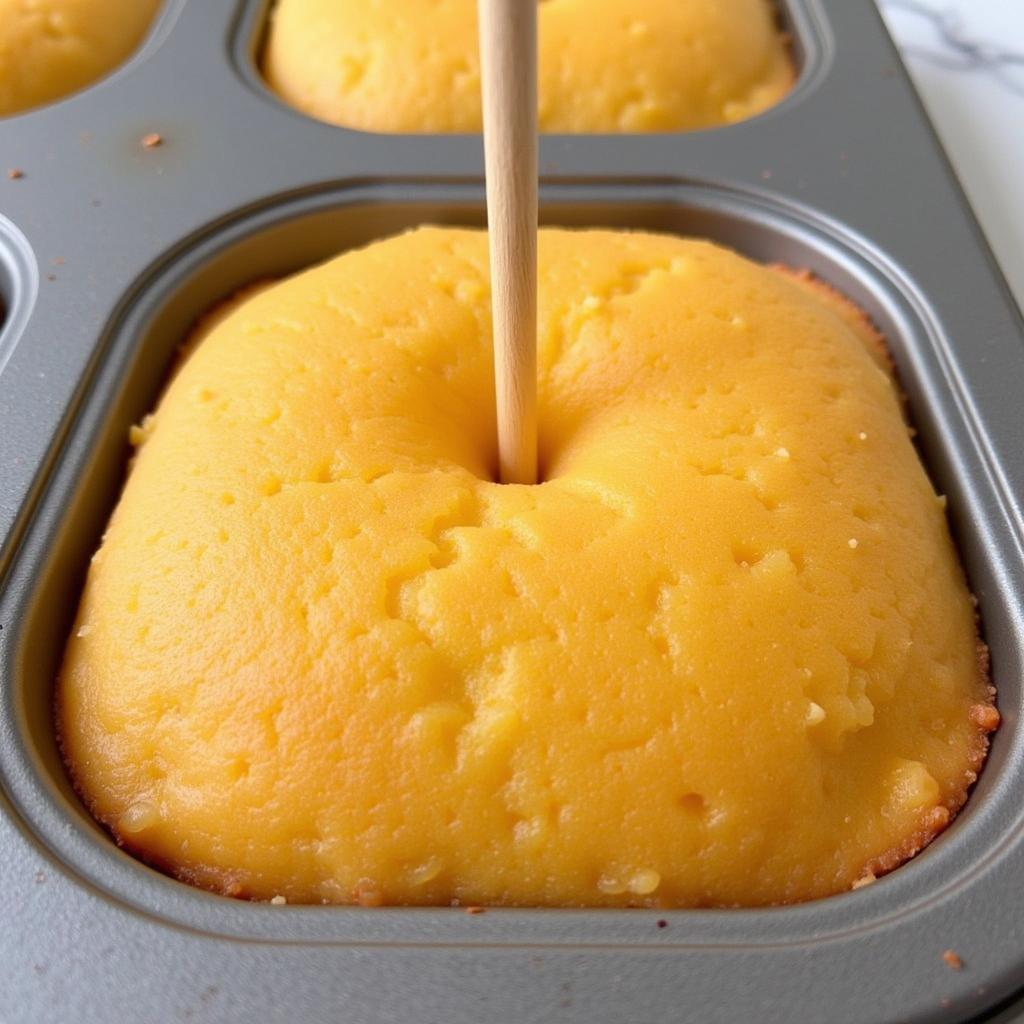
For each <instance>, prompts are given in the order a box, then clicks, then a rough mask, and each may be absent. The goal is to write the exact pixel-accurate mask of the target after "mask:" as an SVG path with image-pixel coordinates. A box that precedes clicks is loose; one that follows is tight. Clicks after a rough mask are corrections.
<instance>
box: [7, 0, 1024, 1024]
mask: <svg viewBox="0 0 1024 1024" xmlns="http://www.w3.org/2000/svg"><path fill="white" fill-rule="evenodd" d="M267 7H268V5H267V3H266V2H260V0H253V2H245V0H168V2H167V4H166V6H165V9H164V12H163V14H162V16H161V18H160V20H159V22H158V24H157V25H156V26H155V27H154V30H153V32H152V34H151V36H150V39H149V40H148V41H147V43H146V45H145V46H144V47H143V49H142V50H141V51H140V53H139V54H138V55H137V56H136V57H135V58H134V59H133V60H132V61H131V62H130V63H129V64H128V65H127V66H126V67H124V68H123V69H121V70H120V71H119V72H117V73H116V74H114V75H112V76H111V77H110V78H108V79H106V80H105V81H103V82H102V83H100V84H98V85H97V86H95V87H93V88H91V89H88V90H86V91H85V92H83V93H80V94H78V95H76V96H74V97H71V98H69V99H67V100H64V101H62V102H60V103H57V104H54V105H53V106H50V107H46V108H43V109H40V110H37V111H34V112H30V113H26V114H23V115H20V116H17V117H13V118H8V119H6V120H4V121H0V164H6V165H7V166H9V167H17V168H19V169H21V170H22V171H23V177H21V178H17V179H14V180H6V179H0V214H2V216H0V298H2V304H3V307H4V309H5V321H4V326H3V328H2V333H0V545H2V546H0V687H2V689H0V803H2V813H0V908H2V910H0V912H2V915H3V917H2V919H3V922H4V927H3V929H2V930H0V1019H2V1020H4V1021H5V1022H12V1024H21V1022H33V1024H35V1022H39V1024H46V1022H51V1021H52V1022H58V1021H68V1020H74V1021H78V1022H82V1024H92V1022H97V1024H98V1022H100V1021H103V1022H106V1021H109V1020H120V1019H129V1018H130V1019H137V1020H141V1021H173V1020H190V1021H196V1022H199V1021H207V1022H233V1021H261V1022H262V1021H310V1022H319V1021H336V1020H344V1021H346V1022H351V1024H363V1022H366V1024H379V1022H403V1024H404V1022H409V1024H432V1022H438V1024H468V1022H477V1021H482V1020H489V1021H497V1022H510V1024H511V1022H516V1024H519V1022H530V1021H538V1022H541V1021H542V1022H545V1024H547V1022H559V1021H565V1022H583V1021H586V1022H588V1024H594V1022H615V1024H618V1022H625V1021H637V1022H648V1021H650V1022H652V1024H653V1022H658V1024H662V1022H664V1021H668V1020H694V1021H701V1022H711V1024H713V1022H730V1024H731V1022H735V1021H745V1020H750V1021H765V1022H779V1024H781V1022H786V1024H790V1022H794V1021H830V1022H831V1021H834V1022H837V1024H838V1022H843V1024H846V1022H849V1024H853V1022H889V1021H892V1022H897V1021H909V1022H915V1024H917V1022H932V1021H936V1022H938V1021H968V1020H985V1019H988V1020H999V1021H1004V1022H1005V1021H1010V1020H1014V1019H1017V1016H1018V1015H1017V1011H1016V1010H1015V1009H1014V1005H1015V1004H1014V993H1015V992H1017V991H1019V990H1022V989H1024V800H1022V799H1021V797H1020V794H1021V792H1024V739H1022V736H1021V724H1020V720H1019V707H1020V700H1021V681H1022V675H1024V672H1022V669H1024V665H1022V660H1024V658H1022V655H1024V516H1022V511H1021V504H1020V500H1019V496H1020V495H1022V494H1024V444H1022V441H1024V427H1022V421H1021V414H1020V411H1019V406H1020V401H1021V397H1020V396H1021V395H1024V325H1022V323H1021V319H1020V314H1019V312H1018V310H1017V309H1016V307H1015V306H1014V303H1013V301H1012V299H1011V298H1010V295H1009V292H1008V290H1007V288H1006V285H1005V283H1004V282H1003V280H1002V278H1001V276H1000V274H999V272H998V270H997V268H996V266H995V264H994V262H993V260H992V258H991V256H990V254H989V251H988V248H987V246H986V244H985V242H984V239H983V238H982V236H981V234H980V232H979V230H978V228H977V226H976V224H975V221H974V219H973V217H972V215H971V213H970V210H969V208H968V207H967V205H966V203H965V200H964V198H963V196H962V194H961V192H960V189H959V187H958V185H957V183H956V180H955V178H954V176H953V174H952V172H951V171H950V168H949V165H948V163H947V161H946V159H945V157H944V155H943V153H942V151H941V149H940V147H939V146H938V143H937V142H936V139H935V136H934V134H933V132H932V130H931V127H930V126H929V124H928V122H927V120H926V119H925V116H924V114H923V112H922V109H921V107H920V104H919V103H918V100H917V98H916V96H915V94H914V92H913V90H912V88H911V86H910V84H909V81H908V79H907V76H906V74H905V73H904V71H903V68H902V66H901V64H900V62H899V59H898V57H897V56H896V53H895V51H894V49H893V47H892V45H891V43H890V41H889V39H888V36H887V35H886V32H885V30H884V28H883V26H882V23H881V20H880V18H879V16H878V13H877V11H876V10H875V8H874V6H873V4H872V3H871V2H870V0H788V2H786V3H784V4H783V11H782V14H783V16H784V18H785V19H786V21H787V23H788V27H789V29H790V31H791V32H792V33H793V36H794V41H795V42H794V45H795V51H796V56H797V60H798V64H799V67H800V76H799V80H798V82H797V85H796V87H795V89H794V91H793V92H792V94H791V95H790V96H789V97H788V98H787V99H786V100H784V101H783V102H782V103H781V104H780V105H779V106H777V107H775V108H773V109H772V110H770V111H768V112H767V113H765V114H762V115H761V116H759V117H756V118H754V119H752V120H750V121H747V122H744V123H741V124H738V125H733V126H729V127H725V128H719V129H714V130H709V131H703V132H695V133H682V134H666V135H641V136H607V135H589V136H565V135H551V136H545V137H544V138H543V139H542V142H541V173H542V188H541V205H542V219H543V220H544V221H545V222H547V223H553V224H566V225H613V226H624V227H641V228H651V229H655V230H661V231H671V232H679V233H685V234H696V235H701V236H705V237H709V238H712V239H714V240H716V241H719V242H723V243H725V244H727V245H730V246H733V247H735V248H736V249H738V250H740V251H742V252H744V253H746V254H748V255H750V256H753V257H755V258H757V259H761V260H770V261H774V260H778V261H783V262H785V263H788V264H791V265H794V266H800V267H808V268H810V269H812V270H814V271H815V272H816V273H818V274H820V275H821V276H822V277H823V278H825V279H826V280H828V281H829V282H831V283H832V284H833V285H835V286H836V287H837V288H839V289H840V290H841V291H843V292H845V293H846V294H847V295H849V296H850V297H851V298H852V299H854V300H855V301H856V302H857V303H858V304H859V305H861V306H862V307H864V308H865V309H866V310H868V312H869V313H870V314H871V315H872V317H873V318H874V319H875V321H876V322H877V323H878V325H879V326H880V327H881V328H882V330H883V331H884V332H885V333H886V335H887V337H888V338H889V342H890V345H891V347H892V350H893V354H894V356H895V359H896V362H897V364H898V367H899V371H900V375H901V380H902V383H903V386H904V388H905V390H906V391H907V394H908V396H909V400H910V407H911V412H912V415H913V419H914V422H915V425H916V427H917V428H918V431H919V437H918V439H919V443H920V447H921V451H922V455H923V457H924V459H925V461H926V464H927V466H928V469H929V471H930V473H931V474H932V477H933V479H934V480H935V483H936V485H937V487H938V488H939V489H940V490H941V491H942V492H943V493H945V494H947V495H948V498H949V510H950V517H951V521H952V525H953V529H954V532H955V534H956V536H957V539H958V542H959V544H960V548H961V552H962V556H963V560H964V563H965V566H966V568H967V572H968V575H969V577H970V582H971V585H972V588H973V590H974V592H975V593H976V594H977V596H978V599H979V602H980V608H981V613H982V619H983V624H984V629H985V633H986V638H987V640H988V642H989V644H990V646H991V650H992V665H993V673H994V676H995V681H996V683H997V685H998V687H999V704H1000V709H1001V711H1002V714H1003V726H1002V728H1001V729H1000V731H999V732H998V734H997V735H996V737H995V741H994V743H993V747H992V752H991V755H990V758H989V762H988V766H987V768H986V770H985V772H984V774H983V775H982V778H981V780H980V782H979V783H978V785H977V787H976V789H975V792H974V793H973V795H972V797H971V799H970V801H969V802H968V805H967V807H966V808H965V810H964V812H963V813H962V814H961V815H960V817H959V818H958V819H957V821H956V822H955V823H954V825H953V826H952V827H951V828H950V829H949V830H948V831H947V832H946V833H945V834H944V835H943V836H941V837H940V838H939V839H938V840H937V841H936V842H935V843H934V844H932V846H930V847H929V848H928V849H927V850H926V851H925V852H924V853H922V854H921V855H920V856H918V857H917V858H915V859H914V860H913V861H911V862H910V863H909V864H907V865H905V866H904V867H902V868H900V869H899V870H897V871H895V872H893V873H892V874H891V875H889V876H886V877H885V878H882V879H880V880H879V881H878V882H876V883H875V884H873V885H871V886H868V887H866V888H863V889H860V890H858V891H856V892H851V893H847V894H843V895H840V896H835V897H832V898H829V899H826V900H820V901H816V902H813V903H808V904H804V905H800V906H794V907H786V908H774V909H764V910H737V911H724V910H713V911H711V910H709V911H646V910H594V911H587V910H489V911H488V912H487V913H485V914H479V915H473V916H470V915H466V914H464V913H463V912H461V911H460V910H458V909H457V908H437V909H431V908H416V909H403V908H382V909H377V910H365V909H361V908H346V907H293V906H284V907H276V906H270V905H267V904H250V903H245V902H240V901H233V900H229V899H225V898H223V897H219V896H214V895H211V894H209V893H205V892H201V891H199V890H195V889H192V888H189V887H188V886H185V885H183V884H181V883H178V882H176V881H173V880H171V879H169V878H167V877H165V876H163V875H161V874H159V873H157V872H156V871H153V870H151V869H150V868H147V867H146V866H144V865H142V864H141V863H139V862H137V861H135V860H133V859H132V858H130V857H128V856H127V855H126V854H124V853H123V852H122V851H120V850H119V849H117V847H115V846H114V844H113V843H112V842H111V841H110V840H109V838H108V837H107V835H106V834H105V833H104V832H103V831H102V830H101V829H99V828H98V827H97V826H96V825H95V824H94V823H93V822H92V821H91V819H90V818H89V816H88V815H87V814H86V812H85V811H84V810H83V808H82V807H81V806H80V805H79V804H78V802H77V801H76V799H75V797H74V795H73V793H72V792H71V790H70V787H69V785H68V783H67V781H66V778H65V776H64V773H63V770H62V768H61V765H60V759H59V757H58V754H57V751H56V748H55V744H54V738H53V730H52V715H51V701H52V691H53V680H54V676H55V673H56V669H57V666H58V664H59V660H60V657H61V654H62V649H63V644H64V639H65V636H66V634H67V631H68V629H69V627H70V623H71V619H72V615H73V611H74V608H75V605H76V603H77V599H78V594H79V590H80V587H81V584H82V581H83V578H84V572H85V567H86V564H87V562H88V558H89V556H90V554H91V552H92V551H93V549H94V548H95V546H96V543H97V541H98V538H99V536H100V534H101V532H102V529H103V526H104V523H105V520H106V518H107V516H108V515H109V513H110V510H111V508H112V505H113V503H114V501H115V499H116V495H117V492H118V488H119V486H120V482H121V480H122V479H123V475H124V467H125V461H126V458H127V455H128V447H127V442H126V438H127V432H128V426H129V424H131V423H132V422H134V421H137V420H138V419H139V418H140V416H141V415H142V414H143V413H144V412H145V411H146V410H147V409H148V408H150V407H151V406H152V404H153V402H154V399H155V397H156V395H157V394H158V392H159V389H160V386H161V382H162V380H163V378H164V376H165V374H166V372H167V369H168V367H169V365H170V364H171V362H172V360H173V358H174V354H175V351H176V349H177V346H178V345H179V344H180V342H181V341H182V339H183V337H184V335H185V333H186V332H187V330H188V328H189V325H190V324H191V323H192V321H193V320H194V319H195V318H196V316H198V315H199V314H201V313H202V312H203V311H204V310H206V309H208V308H209V307H210V306H211V305H212V304H214V303H215V302H217V301H218V300H219V299H221V298H223V297H224V296H226V295H228V294H229V293H231V292H232V291H233V290H234V289H235V288H237V287H238V286H239V285H242V284H244V283H246V282H247V281H250V280H253V279H256V278H260V277H265V276H267V275H277V274H282V273H287V272H289V271H291V270H294V269H297V268H299V267H302V266H304V265H306V264H308V263H310V262H313V261H316V260H319V259H321V258H324V257H326V256H329V255H331V254H333V253H335V252H337V251H339V250H341V249H344V248H347V247H350V246H353V245H358V244H362V243H365V242H367V241H370V240H372V239H374V238H378V237H382V236H385V235H388V234H391V233H394V232H395V231H398V230H401V229H402V228H405V227H408V226H411V225H414V224H419V223H422V222H425V221H431V222H435V223H437V222H440V223H459V224H462V223H467V224H482V223H483V220H484V191H483V181H482V164H483V154H482V146H481V141H480V138H479V137H478V136H462V135H460V136H454V135H453V136H436V135H386V134H373V133H363V132H353V131H348V130H345V129H340V128H336V127H331V126H328V125H324V124H320V123H318V122H315V121H312V120H310V119H308V118H306V117H304V116H302V115H300V114H298V113H296V112H294V111H292V110H290V109H288V108H287V107H285V106H284V105H283V104H281V103H280V102H279V101H278V100H276V99H275V98H274V97H273V96H271V95H270V94H269V93H268V92H267V91H266V90H265V88H264V87H263V85H262V83H261V81H260V79H259V75H258V73H257V71H256V69H255V63H254V56H255V54H256V53H257V51H258V47H259V44H260V38H261V33H262V29H263V25H264V23H265V18H266V14H267ZM153 132H155V133H158V134H159V135H160V136H161V138H162V145H160V146H157V147H155V148H145V147H143V146H142V145H141V144H140V140H141V138H142V137H143V136H144V135H146V134H149V133H153ZM947 949H952V950H954V951H955V952H956V953H957V954H958V955H959V956H960V957H961V958H962V961H963V965H962V969H960V970H954V969H952V968H951V967H950V966H948V965H947V964H946V962H945V961H944V960H943V955H942V954H943V952H944V951H945V950H947ZM1021 1019H1024V1014H1022V1015H1021Z"/></svg>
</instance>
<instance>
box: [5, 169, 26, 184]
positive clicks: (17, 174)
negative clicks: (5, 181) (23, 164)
mask: <svg viewBox="0 0 1024 1024" xmlns="http://www.w3.org/2000/svg"><path fill="white" fill-rule="evenodd" d="M7 177H8V178H10V179H11V181H17V180H18V179H19V178H24V177H25V172H24V171H23V170H22V169H21V168H20V167H12V168H11V169H10V170H9V171H8V172H7Z"/></svg>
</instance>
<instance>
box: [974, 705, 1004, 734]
mask: <svg viewBox="0 0 1024 1024" xmlns="http://www.w3.org/2000/svg"><path fill="white" fill-rule="evenodd" d="M970 714H971V721H972V722H973V723H974V724H975V725H977V726H980V727H981V728H982V729H984V730H985V732H995V731H996V729H998V728H999V722H1000V721H1001V717H1000V714H999V712H998V711H997V710H996V708H994V707H993V706H992V705H991V704H972V705H971V712H970Z"/></svg>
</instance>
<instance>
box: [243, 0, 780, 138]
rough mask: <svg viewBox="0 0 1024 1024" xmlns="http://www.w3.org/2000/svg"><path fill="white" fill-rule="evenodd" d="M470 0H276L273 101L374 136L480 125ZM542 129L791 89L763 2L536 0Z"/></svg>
mask: <svg viewBox="0 0 1024 1024" xmlns="http://www.w3.org/2000/svg"><path fill="white" fill-rule="evenodd" d="M476 2H477V0H436V2H433V3H424V2H423V0H375V2H373V3H370V2H367V0H277V4H276V6H275V8H274V10H273V12H272V14H271V20H270V27H269V31H268V34H267V42H266V47H265V50H264V54H263V70H264V74H265V76H266V79H267V82H268V83H269V85H270V87H271V88H272V89H274V90H275V91H276V92H277V93H278V94H279V95H280V96H281V98H282V99H284V100H285V102H287V103H289V104H291V105H292V106H293V107H296V108H297V109H298V110H301V111H303V112H305V113H307V114H309V115H310V116H312V117H316V118H319V119H320V120H322V121H328V122H331V123H333V124H338V125H344V126H346V127H349V128H358V129H363V130H365V131H377V132H478V131H480V127H481V112H480V72H479V55H478V40H477V22H476ZM538 21H539V45H540V49H539V115H540V128H541V131H544V132H669V131H683V130H689V129H695V128H709V127H713V126H715V125H721V124H729V123H731V122H734V121H740V120H743V119H744V118H748V117H751V116H753V115H754V114H757V113H760V112H761V111H763V110H765V109H767V108H768V107H770V106H772V105H773V104H775V103H778V102H779V100H780V99H782V97H783V96H784V95H785V94H786V93H787V92H788V91H789V89H790V88H791V86H792V84H793V79H794V69H793V63H792V59H791V57H790V54H789V51H788V46H787V40H786V38H785V36H784V34H783V33H782V32H781V31H780V29H779V27H778V24H777V21H776V13H775V8H774V5H773V4H771V3H769V0H547V2H544V0H542V2H541V4H540V10H539V12H538Z"/></svg>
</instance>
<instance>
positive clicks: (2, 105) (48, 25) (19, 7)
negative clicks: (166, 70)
mask: <svg viewBox="0 0 1024 1024" xmlns="http://www.w3.org/2000/svg"><path fill="white" fill-rule="evenodd" d="M159 6H160V0H33V2H31V3H25V2H23V0H0V117H4V116H6V115H8V114H17V113H20V112H21V111H23V110H30V109H32V108H33V107H38V106H41V105H42V104H44V103H52V102H53V101H54V100H58V99H61V98H62V97H64V96H67V95H70V94H71V93H73V92H77V91H78V90H79V89H83V88H85V86H87V85H90V84H91V83H92V82H94V81H96V80H97V79H99V78H102V77H103V76H104V75H106V74H108V73H109V72H111V71H113V70H114V69H115V68H116V67H118V66H119V65H120V64H122V63H124V61H126V60H127V59H128V57H129V56H130V55H131V54H132V52H133V51H134V50H135V48H136V47H137V46H138V45H139V43H140V42H141V41H142V37H143V36H144V35H145V33H146V30H147V29H148V28H149V26H150V24H151V23H152V21H153V16H154V15H155V14H156V11H157V9H158V8H159Z"/></svg>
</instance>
